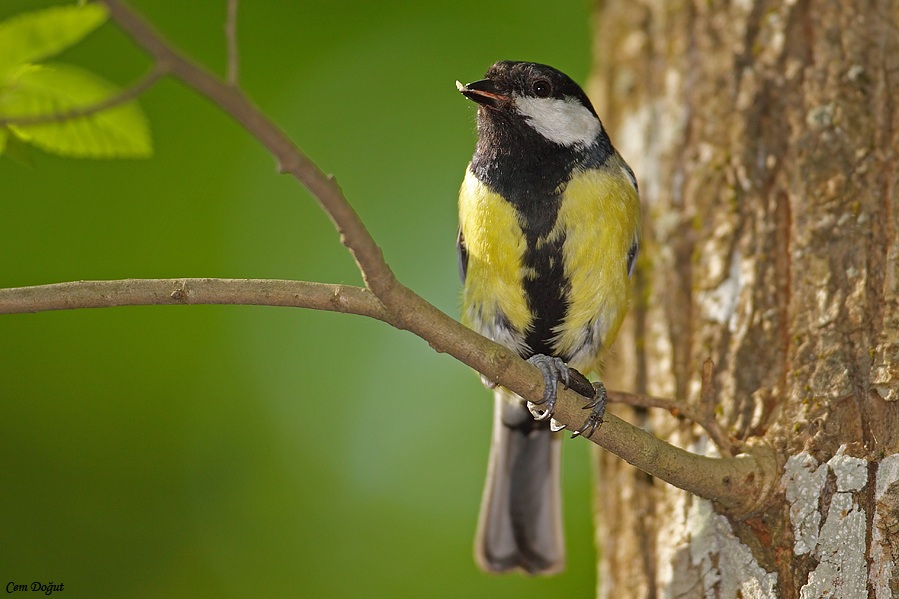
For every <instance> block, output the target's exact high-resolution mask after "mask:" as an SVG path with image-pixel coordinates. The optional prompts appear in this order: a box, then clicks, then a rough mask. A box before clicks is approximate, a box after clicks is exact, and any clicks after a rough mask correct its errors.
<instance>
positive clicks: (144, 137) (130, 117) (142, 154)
mask: <svg viewBox="0 0 899 599" xmlns="http://www.w3.org/2000/svg"><path fill="white" fill-rule="evenodd" d="M108 16H109V15H108V11H107V9H106V7H105V6H103V5H101V4H93V3H87V4H82V5H72V6H55V7H52V8H47V9H44V10H39V11H34V12H29V13H24V14H20V15H16V16H15V17H12V18H10V19H7V20H5V21H2V22H0V154H7V155H10V156H14V157H19V158H27V153H28V148H27V145H28V144H30V145H33V146H35V147H38V148H40V149H42V150H44V151H46V152H50V153H53V154H58V155H61V156H67V157H73V158H146V157H149V156H150V155H151V154H152V152H153V146H152V142H151V137H150V128H149V125H148V123H147V119H146V117H145V116H144V113H143V111H142V110H141V108H140V106H139V105H138V103H137V101H136V100H134V99H130V100H127V101H123V102H120V103H119V102H114V101H111V100H113V99H115V98H116V97H117V96H119V95H120V94H123V92H122V90H121V89H119V88H118V87H117V86H116V85H114V84H112V83H110V82H108V81H106V80H105V79H104V78H102V77H100V76H99V75H97V74H96V73H92V72H91V71H88V70H86V69H83V68H81V67H77V66H73V65H69V64H65V63H61V62H48V61H47V59H49V58H52V57H53V56H56V55H57V54H59V53H60V52H62V51H63V50H65V49H67V48H69V47H71V46H73V45H74V44H76V43H78V42H79V41H81V40H82V39H84V38H85V37H86V36H87V35H89V34H90V33H91V32H93V31H95V30H96V29H97V28H99V27H100V26H101V25H103V24H104V23H105V22H106V21H107V19H108ZM107 105H108V106H107Z"/></svg>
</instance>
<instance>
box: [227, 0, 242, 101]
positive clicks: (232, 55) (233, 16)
mask: <svg viewBox="0 0 899 599" xmlns="http://www.w3.org/2000/svg"><path fill="white" fill-rule="evenodd" d="M238 2H239V0H228V15H227V17H226V18H225V42H226V43H227V44H228V70H227V74H226V75H225V81H227V82H228V85H230V86H231V87H237V72H238V68H239V66H240V65H239V62H240V54H239V53H238V48H237V5H238Z"/></svg>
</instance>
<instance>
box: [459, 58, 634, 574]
mask: <svg viewBox="0 0 899 599" xmlns="http://www.w3.org/2000/svg"><path fill="white" fill-rule="evenodd" d="M456 85H457V87H458V88H459V91H460V92H461V93H462V95H464V96H465V97H466V98H468V99H470V100H472V101H474V102H475V103H477V105H478V117H477V131H478V140H477V146H476V149H475V152H474V156H473V157H472V159H471V163H470V164H469V165H468V169H467V171H466V173H465V179H464V182H463V183H462V189H461V192H460V195H459V234H458V242H457V246H458V253H459V267H460V274H461V276H462V280H463V283H464V291H463V299H462V319H463V322H464V323H465V324H466V325H467V326H469V327H471V328H473V329H475V330H476V331H478V332H479V333H481V334H482V335H484V336H486V337H488V338H490V339H492V340H494V341H496V342H498V343H501V344H502V345H505V346H506V347H508V348H510V349H512V350H513V351H515V352H517V353H518V355H520V356H521V357H522V358H525V359H528V360H529V361H530V362H532V363H533V364H534V365H536V366H538V367H539V368H540V369H541V370H542V371H543V373H544V376H545V377H546V379H547V381H546V382H547V384H546V390H547V394H546V395H545V396H544V400H543V401H542V402H535V403H538V405H534V404H530V405H528V404H526V403H525V402H524V401H523V400H522V398H520V397H519V396H517V395H515V394H513V393H512V392H510V391H508V390H506V389H503V388H501V387H496V389H495V391H494V394H495V402H494V424H493V441H492V446H491V449H490V461H489V464H488V468H487V483H486V488H485V490H484V495H483V499H482V501H481V512H480V517H479V522H478V532H477V538H476V540H475V558H476V560H477V562H478V564H479V566H480V567H481V568H482V569H484V570H486V571H489V572H504V571H508V570H515V569H521V570H524V571H525V572H527V573H529V574H552V573H555V572H558V571H560V570H561V569H562V568H563V567H564V565H565V544H564V539H563V531H562V511H561V497H560V463H559V457H560V444H559V441H560V437H559V435H560V433H558V432H555V430H554V429H555V428H556V427H553V428H551V424H553V421H551V420H549V418H550V417H551V415H552V407H553V405H554V402H555V385H556V383H557V381H558V380H561V381H562V382H563V383H565V384H570V381H569V376H570V374H571V372H570V371H569V369H568V367H569V366H570V367H571V368H572V369H576V370H577V371H580V372H583V373H585V374H589V373H590V372H593V371H597V370H598V369H599V366H600V360H601V358H602V356H603V353H604V352H605V351H606V350H607V349H608V347H609V345H610V344H611V343H612V341H613V340H614V339H615V335H616V334H617V332H618V328H619V327H620V325H621V322H622V320H623V318H624V314H625V311H626V310H627V306H628V302H629V297H630V284H629V283H630V282H629V278H630V276H631V274H632V273H633V270H634V263H635V261H636V257H637V248H638V244H639V231H640V201H639V198H638V195H637V181H636V178H635V177H634V173H633V171H632V170H631V168H630V167H629V166H628V165H627V163H626V162H625V161H624V160H623V159H622V158H621V156H620V155H619V154H618V152H617V151H616V150H615V148H614V147H613V146H612V143H611V141H610V140H609V136H608V135H607V134H606V131H605V129H604V128H603V126H602V123H601V122H600V120H599V117H597V115H596V111H595V110H594V109H593V105H592V104H591V103H590V100H589V99H588V98H587V95H586V94H585V93H584V91H583V90H582V89H581V88H580V87H579V86H578V84H577V83H575V82H574V81H572V80H571V79H570V78H569V77H568V76H567V75H565V74H564V73H561V72H559V71H558V70H556V69H554V68H552V67H549V66H547V65H543V64H537V63H533V62H513V61H502V62H497V63H496V64H494V65H493V66H491V67H490V69H489V70H488V71H487V74H486V77H485V78H484V79H482V80H480V81H475V82H474V83H469V84H468V85H462V84H461V83H458V82H457V83H456ZM581 379H582V380H585V379H583V377H581ZM484 382H485V384H487V385H488V386H489V387H495V385H493V384H492V383H491V382H490V381H484ZM598 385H599V384H598ZM591 391H592V389H591ZM591 395H592V393H591ZM597 403H599V399H597V400H594V403H593V404H590V405H591V406H593V405H595V404H597ZM602 407H604V406H602ZM600 414H601V412H600V411H599V410H598V409H594V412H593V414H592V416H591V417H592V422H588V423H585V427H586V426H592V428H595V426H596V424H597V422H598V421H599V417H600ZM535 416H536V419H535ZM579 430H580V431H583V428H582V429H579ZM591 432H592V431H591Z"/></svg>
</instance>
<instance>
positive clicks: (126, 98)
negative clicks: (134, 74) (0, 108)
mask: <svg viewBox="0 0 899 599" xmlns="http://www.w3.org/2000/svg"><path fill="white" fill-rule="evenodd" d="M167 74H168V66H167V64H166V63H165V62H161V61H158V62H156V63H155V64H154V65H153V68H152V69H150V71H149V72H148V73H147V74H146V75H144V76H143V77H142V78H141V79H139V80H138V81H137V82H135V83H134V84H133V85H132V86H131V87H128V88H126V89H123V90H122V91H120V92H119V93H117V94H115V95H113V96H110V97H108V98H106V99H105V100H101V101H100V102H97V103H96V104H90V105H88V106H80V107H78V108H72V109H69V110H64V111H61V112H55V113H51V114H35V115H28V116H11V117H0V126H2V125H18V126H20V127H24V126H29V125H45V124H47V123H60V122H63V121H71V120H73V119H78V118H82V117H86V116H90V115H92V114H96V113H98V112H102V111H104V110H109V109H110V108H114V107H116V106H119V105H121V104H125V103H126V102H130V101H131V100H134V99H135V98H137V97H138V96H140V95H141V94H142V93H144V92H145V91H147V90H148V89H150V88H151V87H152V86H153V84H155V83H156V82H157V81H159V80H160V79H162V78H163V77H165V76H166V75H167Z"/></svg>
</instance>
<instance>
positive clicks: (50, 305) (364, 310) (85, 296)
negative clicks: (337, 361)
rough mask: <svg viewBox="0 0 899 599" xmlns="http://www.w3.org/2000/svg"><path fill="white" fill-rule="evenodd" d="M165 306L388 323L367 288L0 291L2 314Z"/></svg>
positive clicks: (157, 286)
mask: <svg viewBox="0 0 899 599" xmlns="http://www.w3.org/2000/svg"><path fill="white" fill-rule="evenodd" d="M167 304H184V305H197V304H239V305H253V306H287V307H295V308H312V309H314V310H328V311H331V312H345V313H349V314H359V315H361V316H368V317H370V318H375V319H377V320H382V321H383V320H385V319H386V313H385V312H384V307H383V306H382V305H381V302H379V301H378V299H377V298H376V297H375V296H374V295H372V294H371V292H370V291H368V290H367V289H363V288H361V287H353V286H349V285H328V284H325V283H307V282H305V281H284V280H278V279H125V280H122V281H73V282H71V283H55V284H52V285H37V286H34V287H15V288H11V289H0V314H18V313H26V312H45V311H50V310H72V309H75V308H109V307H113V306H151V305H167Z"/></svg>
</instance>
